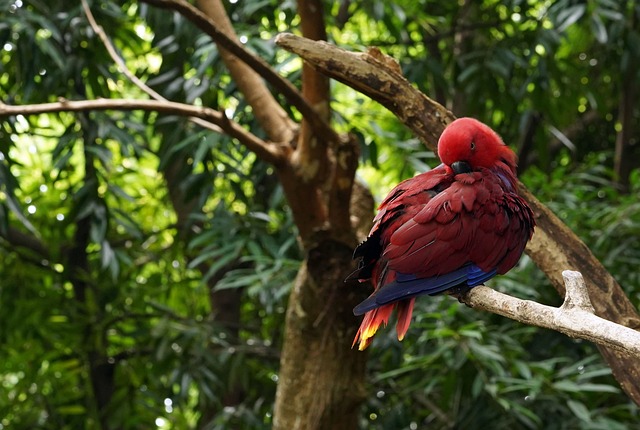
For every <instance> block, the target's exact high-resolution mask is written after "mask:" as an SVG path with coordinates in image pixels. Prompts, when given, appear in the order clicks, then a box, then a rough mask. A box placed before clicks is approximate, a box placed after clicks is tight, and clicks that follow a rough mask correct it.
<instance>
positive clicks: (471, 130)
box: [347, 118, 535, 350]
mask: <svg viewBox="0 0 640 430" xmlns="http://www.w3.org/2000/svg"><path fill="white" fill-rule="evenodd" d="M438 156H439V157H440V160H441V161H442V164H441V165H440V166H438V167H436V168H435V169H433V170H430V171H428V172H426V173H422V174H420V175H417V176H415V177H413V178H411V179H407V180H405V181H403V182H401V183H400V184H398V185H397V186H396V187H395V188H394V189H393V190H391V192H390V193H389V195H388V196H387V197H386V198H385V199H384V200H383V201H382V203H381V204H380V206H379V208H378V214H377V215H376V217H375V218H374V225H373V228H372V229H371V232H370V233H369V237H368V238H367V239H366V240H365V241H364V242H362V243H361V244H360V245H359V246H358V247H357V248H356V249H355V251H354V253H353V258H354V259H355V258H360V262H359V265H358V269H357V270H356V271H355V272H354V273H352V274H351V275H350V276H349V277H348V278H347V280H349V279H358V280H359V281H360V282H365V281H368V280H371V282H372V284H373V287H374V291H373V293H372V294H371V295H370V296H369V297H368V298H367V299H366V300H364V301H363V302H362V303H360V304H359V305H357V306H356V307H355V308H354V310H353V313H354V314H355V315H362V314H364V320H363V321H362V324H361V325H360V329H359V330H358V333H357V335H356V338H355V339H354V341H353V344H354V345H355V344H356V343H359V349H360V350H364V349H365V348H366V347H367V346H369V344H371V341H372V337H373V335H374V334H375V333H376V331H377V330H378V328H379V327H380V325H381V324H384V325H386V324H387V323H388V321H389V317H390V316H391V313H392V311H393V309H394V308H396V309H397V311H398V323H397V327H396V329H397V333H398V339H399V340H402V339H403V338H404V336H405V334H406V332H407V330H408V328H409V324H410V323H411V314H412V312H413V305H414V302H415V299H416V297H417V296H420V295H424V294H428V295H435V294H439V293H443V292H446V291H448V290H451V289H453V288H455V289H458V290H459V289H466V288H471V287H474V286H476V285H480V284H483V283H484V282H485V281H487V280H488V279H490V278H492V277H494V276H495V275H496V274H500V275H501V274H504V273H506V272H507V271H509V270H510V269H511V268H512V267H513V266H514V265H515V264H516V263H517V262H518V260H519V259H520V256H521V255H522V252H523V251H524V247H525V245H526V243H527V241H528V240H529V239H530V238H531V236H532V235H533V229H534V226H535V220H534V217H533V212H532V211H531V208H529V206H528V205H527V203H526V202H525V201H524V200H523V199H522V198H521V197H520V196H518V194H517V181H516V155H515V154H514V153H513V151H512V150H511V149H509V147H508V146H506V145H505V144H504V143H503V142H502V139H501V138H500V136H498V135H497V134H496V133H495V132H494V131H493V130H492V129H491V128H489V127H488V126H486V125H485V124H483V123H481V122H479V121H477V120H475V119H473V118H459V119H457V120H455V121H453V122H452V123H451V124H450V125H449V126H448V127H447V128H446V129H445V130H444V132H443V133H442V135H441V136H440V139H439V141H438Z"/></svg>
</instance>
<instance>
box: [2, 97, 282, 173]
mask: <svg viewBox="0 0 640 430" xmlns="http://www.w3.org/2000/svg"><path fill="white" fill-rule="evenodd" d="M89 110H124V111H131V110H143V111H150V112H158V113H162V114H168V115H179V116H186V117H195V118H201V119H203V120H205V121H209V122H211V123H213V124H215V125H217V126H218V127H220V129H222V130H223V131H224V132H225V133H226V134H228V135H229V136H231V137H233V138H234V139H237V140H238V141H239V142H240V143H242V144H243V145H244V146H246V147H247V148H248V149H249V150H251V151H253V152H254V153H255V154H256V155H257V156H258V157H259V158H261V159H263V160H264V161H266V162H268V163H272V164H274V165H278V164H280V163H281V162H283V160H284V155H285V148H284V147H283V146H282V145H278V144H277V143H274V142H265V141H264V140H262V139H259V138H258V137H256V136H255V135H254V134H252V133H250V132H248V131H247V130H246V129H245V128H244V127H242V126H241V125H239V124H238V123H236V122H235V121H231V120H229V118H226V117H225V116H224V115H223V114H222V113H220V112H218V111H216V110H214V109H211V108H206V107H199V106H193V105H189V104H185V103H177V102H172V101H157V100H130V99H97V100H79V101H72V100H66V99H61V100H60V101H58V102H55V103H39V104H32V105H17V106H16V105H7V104H4V103H2V102H0V117H2V116H11V115H37V114H41V113H54V112H83V111H89Z"/></svg>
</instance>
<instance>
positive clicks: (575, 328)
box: [458, 270, 640, 357]
mask: <svg viewBox="0 0 640 430" xmlns="http://www.w3.org/2000/svg"><path fill="white" fill-rule="evenodd" d="M562 276H563V278H564V281H565V289H566V295H565V299H564V303H563V304H562V306H560V307H559V308H554V307H552V306H546V305H542V304H540V303H536V302H532V301H530V300H522V299H518V298H516V297H512V296H509V295H506V294H503V293H500V292H498V291H496V290H493V289H491V288H489V287H485V286H479V287H475V288H472V289H470V290H468V291H467V292H465V293H463V294H460V295H459V296H458V299H459V300H460V301H461V302H463V303H465V304H466V305H468V306H470V307H472V308H475V309H480V310H483V311H488V312H492V313H494V314H498V315H502V316H504V317H507V318H510V319H512V320H516V321H519V322H521V323H524V324H529V325H533V326H537V327H543V328H548V329H552V330H555V331H559V332H561V333H564V334H566V335H567V336H570V337H573V338H577V339H585V340H588V341H591V342H593V343H597V344H599V345H603V346H606V347H607V348H614V349H616V350H619V351H621V352H624V353H626V354H629V355H633V356H635V357H640V332H638V331H636V330H633V329H630V328H628V327H625V326H623V325H620V324H616V323H614V322H611V321H609V320H606V319H603V318H600V317H598V316H596V315H595V313H594V312H595V311H594V309H593V306H592V305H591V300H589V295H588V292H587V287H586V285H585V283H584V279H583V278H582V274H581V273H580V272H573V271H570V270H565V271H564V272H562Z"/></svg>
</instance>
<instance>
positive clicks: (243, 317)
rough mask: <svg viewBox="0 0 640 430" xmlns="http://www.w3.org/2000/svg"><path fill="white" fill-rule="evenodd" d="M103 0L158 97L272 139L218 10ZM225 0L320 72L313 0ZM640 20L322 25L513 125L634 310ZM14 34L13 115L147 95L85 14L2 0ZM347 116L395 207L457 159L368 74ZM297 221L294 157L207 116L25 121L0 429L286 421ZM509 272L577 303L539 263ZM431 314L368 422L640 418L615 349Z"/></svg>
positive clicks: (517, 11)
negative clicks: (284, 375) (218, 26)
mask: <svg viewBox="0 0 640 430" xmlns="http://www.w3.org/2000/svg"><path fill="white" fill-rule="evenodd" d="M90 5H91V10H92V12H93V14H94V15H95V19H96V20H97V22H98V24H99V25H101V26H102V27H103V28H104V30H105V32H106V34H107V35H108V37H109V39H110V40H111V42H112V43H113V45H114V46H115V48H116V51H117V53H118V55H119V56H120V57H121V58H122V59H123V61H124V63H125V64H126V67H127V68H128V69H129V70H130V71H131V72H132V73H133V74H135V75H136V76H137V77H139V78H140V79H142V81H144V82H145V83H146V84H147V85H148V86H149V87H151V88H153V89H154V90H155V91H157V92H158V93H160V94H162V96H164V97H165V98H167V99H170V100H172V101H178V102H182V103H187V104H193V105H196V106H208V107H211V108H213V109H216V110H220V111H223V112H225V114H226V115H227V117H229V118H230V119H232V120H233V121H236V122H237V123H239V124H241V125H242V126H243V127H244V128H245V129H246V130H249V131H250V132H252V133H253V134H255V135H256V136H258V137H261V138H267V136H266V135H265V132H264V130H263V129H262V128H261V127H260V125H259V124H258V122H257V120H256V118H255V116H254V114H253V109H252V107H251V106H249V105H248V104H247V102H246V101H245V99H244V98H243V97H241V96H239V95H238V88H237V85H236V82H235V81H234V79H233V78H232V77H231V76H230V75H229V73H228V71H227V69H226V68H225V67H224V65H223V62H222V59H221V56H220V53H219V51H218V48H217V47H216V45H215V44H214V43H212V42H211V39H210V38H209V36H207V35H206V34H204V33H203V32H202V31H201V30H199V29H198V28H197V27H196V26H195V25H193V24H192V23H191V22H189V21H188V20H187V19H185V18H184V17H183V16H181V15H180V14H178V13H175V12H171V11H170V10H165V9H157V8H155V7H154V6H152V5H149V4H146V3H144V2H138V1H110V0H104V1H100V2H99V1H94V2H91V3H90ZM224 6H225V8H226V10H227V14H228V16H229V18H230V19H231V22H232V24H233V27H234V28H235V31H236V33H237V34H238V36H239V40H240V42H241V43H242V44H243V45H244V46H245V47H246V48H247V49H249V50H251V51H253V52H254V53H256V54H257V55H258V56H259V57H261V58H263V59H264V60H266V61H267V62H268V63H269V64H270V65H271V66H272V67H273V68H274V69H275V70H276V71H277V72H278V73H279V74H281V75H283V76H285V77H286V78H287V79H289V80H290V81H291V82H293V83H294V84H295V85H297V86H299V85H300V80H301V64H302V63H301V61H300V60H299V59H298V58H297V57H295V56H293V55H291V54H289V53H287V52H285V51H283V50H281V49H279V48H277V47H276V46H275V44H274V37H275V36H276V35H277V34H278V33H279V32H284V31H286V32H293V33H299V26H300V17H299V15H298V5H297V4H296V2H294V1H289V0H287V1H282V2H280V1H272V0H265V1H242V0H235V1H230V2H225V3H224ZM639 17H640V6H639V5H637V4H636V2H635V1H632V0H629V1H626V0H615V1H614V0H590V1H577V0H560V1H538V0H528V1H524V0H512V1H501V0H482V1H470V0H460V1H457V2H442V1H429V0H419V1H415V0H399V1H394V2H363V1H349V0H342V1H341V2H328V1H325V2H324V12H323V16H322V18H323V19H324V23H325V25H326V32H327V37H328V40H329V41H330V42H331V43H334V44H336V45H338V46H340V47H343V48H345V49H348V50H351V51H364V50H366V48H367V47H370V46H377V47H379V48H380V49H381V51H382V52H384V53H386V54H388V55H390V56H392V57H393V58H395V59H396V60H397V61H398V62H399V64H400V66H401V68H402V72H403V74H404V75H405V76H406V77H407V79H408V80H410V81H411V82H413V83H415V85H416V86H417V87H418V88H419V89H420V90H421V91H423V92H424V93H425V94H427V95H428V96H430V97H431V98H433V99H434V100H436V101H438V102H439V103H441V104H443V105H444V106H446V107H447V108H449V109H450V110H452V112H453V113H454V114H455V115H457V116H473V117H476V118H478V119H480V120H482V121H484V122H486V123H487V124H489V125H491V126H492V127H493V128H494V129H495V130H497V131H498V132H499V133H500V134H501V135H502V137H503V139H504V140H505V142H506V143H507V144H509V145H510V146H511V147H512V148H513V149H514V150H515V151H516V152H517V153H518V154H519V158H520V164H519V175H520V178H521V180H522V181H523V182H524V183H525V184H526V185H527V187H528V188H529V189H530V190H532V191H533V192H534V193H535V194H536V196H537V197H538V198H539V199H540V200H541V201H542V202H544V203H545V204H547V205H548V206H549V207H550V208H551V209H552V210H553V211H554V212H555V213H556V214H557V215H558V216H559V217H561V219H562V220H563V221H565V222H566V223H567V225H568V226H569V227H570V228H571V229H572V230H573V231H575V232H576V233H577V234H578V235H579V236H580V237H581V238H582V239H583V240H584V241H585V242H586V244H587V245H588V246H589V247H590V248H591V249H592V251H593V252H594V253H595V254H596V255H597V256H598V258H599V259H600V260H601V261H602V262H603V264H604V265H605V266H606V268H607V269H608V270H609V271H610V272H611V273H612V274H613V275H614V277H615V278H616V279H617V280H618V282H619V283H620V284H621V285H622V286H623V288H624V290H625V291H626V293H627V294H628V296H629V297H630V299H631V301H632V302H633V303H634V304H635V305H636V306H637V305H638V303H639V301H640V279H639V277H640V275H639V272H638V266H639V265H640V241H639V240H638V235H639V233H640V202H639V201H638V194H639V193H640V174H639V170H638V166H639V164H640V161H639V160H640V150H639V145H638V132H639V131H640V130H639V129H640V126H639V124H640V121H639V117H640V110H639V108H640V106H639V103H638V101H637V97H638V79H639V76H638V69H639V67H638V65H639V60H640V30H639V29H638V18H639ZM0 48H1V51H0V100H1V101H2V102H3V103H5V104H11V105H28V104H39V103H45V102H55V101H57V100H58V99H59V98H61V97H62V98H66V99H68V100H84V99H95V98H99V97H104V98H125V99H148V98H149V97H148V95H147V94H145V93H144V92H142V91H141V89H140V88H139V87H136V86H135V85H134V84H133V83H132V82H131V79H130V78H128V77H127V76H126V75H124V74H123V73H122V71H121V69H119V68H118V67H117V66H116V65H115V63H114V59H113V58H112V56H111V55H110V54H109V53H108V52H107V49H106V48H105V44H104V42H103V41H102V40H101V39H100V38H99V37H98V35H97V34H96V33H95V31H94V29H92V27H91V25H90V23H89V21H88V19H87V16H86V14H85V12H84V10H83V8H82V6H81V5H80V4H70V2H67V1H62V0H52V1H46V2H45V1H37V0H33V1H31V0H0ZM280 101H281V102H282V106H283V108H284V109H285V110H286V111H287V112H288V113H289V115H290V116H291V118H293V119H294V120H299V119H300V114H299V112H298V111H297V110H295V109H294V108H292V107H290V106H288V105H287V103H286V102H285V101H284V100H280ZM331 107H332V109H333V111H332V117H331V121H332V125H333V126H334V128H335V129H336V130H337V131H339V132H352V133H354V134H355V135H356V136H357V138H358V141H359V145H360V153H361V155H360V167H359V170H358V173H357V177H358V178H359V180H360V181H361V182H363V183H365V184H366V185H367V186H368V187H369V188H370V189H371V191H372V193H373V195H374V199H375V200H376V202H378V201H379V200H380V198H381V197H384V195H386V193H387V192H388V191H389V189H390V188H391V187H392V186H393V185H395V184H396V183H397V182H398V181H400V180H402V179H405V178H407V177H411V176H412V175H414V174H415V173H417V172H422V171H426V170H428V169H430V168H431V167H434V166H435V165H437V164H438V160H437V157H436V156H435V155H434V154H433V153H432V152H430V151H428V150H426V149H425V147H424V146H423V144H422V143H421V142H419V141H418V140H417V139H415V138H414V137H413V136H412V135H411V134H410V132H409V131H408V129H406V128H405V127H404V126H403V125H402V124H401V123H400V122H399V121H398V120H397V119H396V118H395V117H394V116H393V115H392V114H391V113H390V112H388V111H387V110H386V109H385V108H383V107H381V106H380V105H378V104H377V103H375V102H373V101H372V100H370V99H369V98H367V97H365V96H363V95H361V94H359V93H357V92H355V91H354V90H352V89H351V88H349V87H346V86H344V85H342V84H338V83H335V82H332V84H331ZM372 216H373V213H372ZM297 234H298V231H297V227H296V224H295V222H294V220H293V218H292V213H291V210H290V208H289V206H288V205H287V201H286V198H285V194H284V192H283V189H282V187H281V184H280V181H279V179H278V176H277V175H276V174H275V171H274V167H273V166H271V165H270V164H267V163H265V162H264V161H262V160H260V159H259V158H258V157H256V156H255V154H254V153H252V152H250V151H249V150H248V149H246V148H245V147H244V146H242V145H239V144H238V143H237V142H236V141H234V140H232V139H231V138H230V137H228V136H227V135H225V134H219V133H213V132H211V131H210V130H206V129H203V128H201V127H199V126H197V125H195V124H193V123H191V122H189V121H188V120H187V119H186V118H185V117H178V116H172V115H159V114H157V113H155V112H144V111H132V112H131V111H108V112H100V111H91V112H89V111H86V112H80V113H67V112H62V113H44V114H39V115H27V114H26V113H25V114H24V115H14V116H5V117H2V122H1V125H0V429H4V428H6V429H27V428H28V429H33V428H42V429H78V428H99V429H110V428H113V429H134V428H135V429H138V428H160V429H169V428H175V429H186V428H208V429H267V428H271V426H272V420H273V404H274V396H275V392H276V387H277V383H278V378H279V359H280V352H281V348H282V341H283V328H284V325H285V310H286V307H287V299H288V294H289V292H290V289H291V286H292V284H293V282H294V279H295V278H296V273H297V272H298V269H299V267H300V264H301V261H302V260H303V258H304V252H303V251H302V249H301V246H300V244H299V241H298V240H297ZM347 274H348V273H345V276H346V275H347ZM491 285H492V286H495V287H496V288H499V289H501V290H503V291H508V292H509V293H510V294H513V295H516V296H518V297H521V298H525V299H531V300H535V301H539V302H542V303H546V304H551V305H559V304H560V303H561V302H562V301H561V298H560V297H559V296H558V294H557V293H556V291H555V290H554V289H553V288H552V287H551V286H550V284H549V283H548V281H547V280H546V278H545V277H544V274H542V273H541V272H540V271H539V270H538V269H537V268H536V267H535V265H534V264H533V263H532V262H531V261H530V260H529V259H528V258H527V257H523V259H522V260H521V262H520V263H519V265H518V266H517V267H516V268H515V269H514V270H512V271H511V273H509V274H508V275H507V276H503V277H499V278H498V279H496V280H494V281H492V283H491ZM417 306H418V308H417V310H416V312H415V313H414V322H413V324H412V326H411V329H410V330H409V333H408V335H407V337H406V339H405V340H404V341H403V342H402V343H400V342H398V341H397V340H396V339H395V330H393V329H387V330H383V331H381V332H380V333H379V334H378V336H377V337H376V339H375V341H374V344H373V346H372V347H370V352H369V359H368V367H367V374H366V381H365V382H366V384H365V387H366V399H365V400H364V404H363V406H362V407H361V409H360V415H359V422H360V426H361V428H372V429H419V428H434V429H447V428H460V429H473V428H494V429H502V428H531V429H535V428H545V429H575V428H581V429H627V428H632V427H634V426H635V425H637V423H638V420H639V419H640V416H639V411H638V407H637V406H636V405H635V404H634V403H633V402H632V401H631V400H630V399H629V398H627V397H626V395H625V394H624V393H623V392H622V390H621V389H620V387H619V385H618V384H617V383H616V381H615V380H614V378H613V377H612V376H611V371H610V369H609V368H608V367H607V365H606V364H605V363H604V362H603V360H602V358H601V356H600V355H599V353H598V351H597V349H596V348H595V347H594V346H593V345H592V344H590V343H587V342H583V341H579V340H573V339H570V338H568V337H565V336H564V335H561V334H558V333H556V332H551V331H546V330H539V329H536V328H533V327H529V326H524V325H522V324H520V323H516V322H513V321H510V320H507V319H505V318H502V317H498V316H495V315H490V314H486V313H481V312H478V311H474V310H472V309H468V308H467V307H465V306H463V305H460V304H459V303H458V302H457V301H455V300H452V299H450V298H448V297H436V298H429V299H423V300H419V301H418V303H417ZM356 324H357V321H356V320H355V319H354V334H355V328H356ZM345 347H346V348H348V347H349V345H346V346H345ZM639 383H640V382H639Z"/></svg>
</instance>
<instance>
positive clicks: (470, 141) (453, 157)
mask: <svg viewBox="0 0 640 430" xmlns="http://www.w3.org/2000/svg"><path fill="white" fill-rule="evenodd" d="M438 156H439V157H440V160H442V162H443V163H444V164H445V165H446V166H448V167H449V168H451V169H452V170H453V171H454V172H455V173H456V174H459V173H469V172H472V171H474V170H477V169H479V168H486V169H491V168H494V167H503V168H507V169H508V170H509V171H511V173H513V174H514V175H515V173H516V155H515V154H514V152H513V151H512V150H511V149H510V148H509V147H508V146H507V145H505V144H504V142H503V141H502V139H501V138H500V136H498V134H497V133H496V132H495V131H493V130H492V129H491V128H489V127H488V126H487V125H485V124H483V123H481V122H480V121H478V120H475V119H473V118H458V119H457V120H455V121H453V122H452V123H451V124H449V126H448V127H447V128H446V129H445V130H444V132H443V133H442V135H441V136H440V140H439V141H438Z"/></svg>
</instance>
